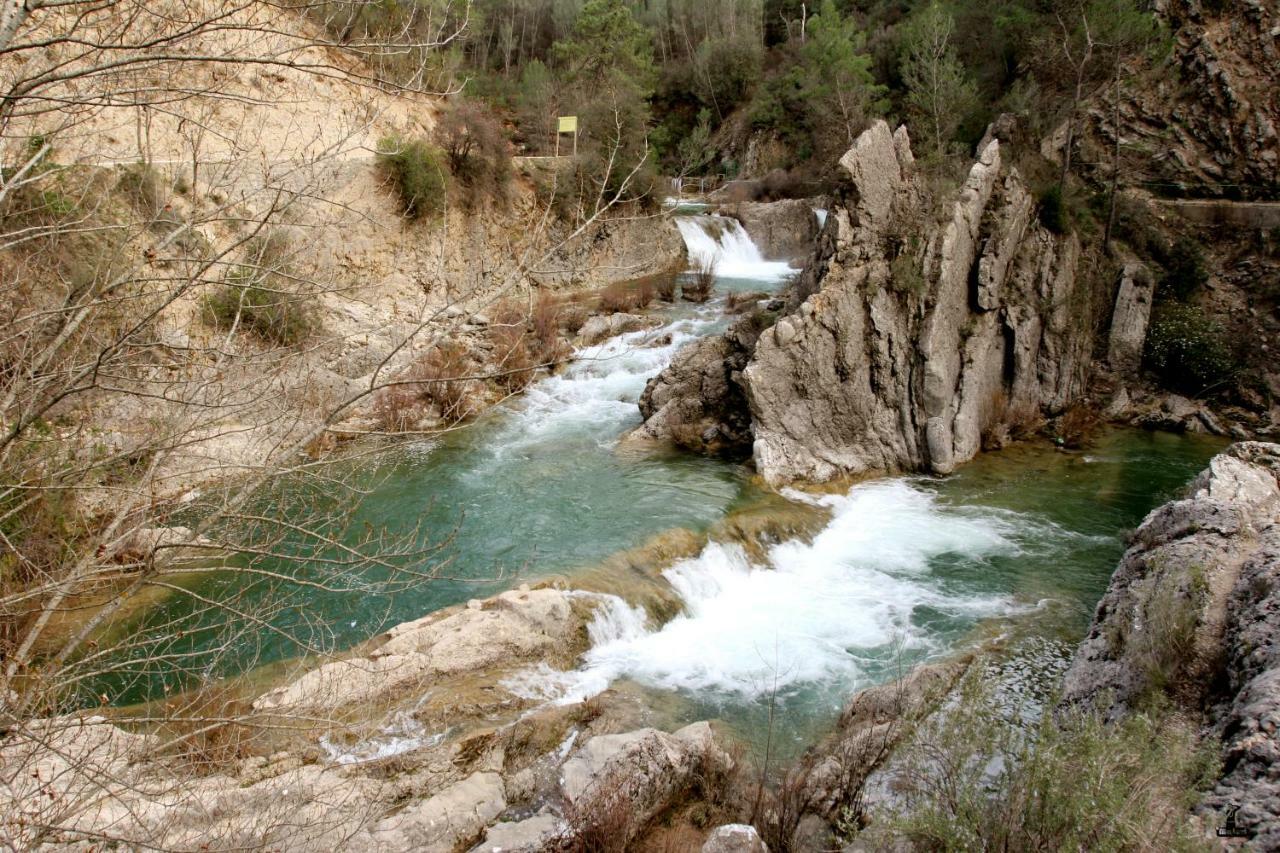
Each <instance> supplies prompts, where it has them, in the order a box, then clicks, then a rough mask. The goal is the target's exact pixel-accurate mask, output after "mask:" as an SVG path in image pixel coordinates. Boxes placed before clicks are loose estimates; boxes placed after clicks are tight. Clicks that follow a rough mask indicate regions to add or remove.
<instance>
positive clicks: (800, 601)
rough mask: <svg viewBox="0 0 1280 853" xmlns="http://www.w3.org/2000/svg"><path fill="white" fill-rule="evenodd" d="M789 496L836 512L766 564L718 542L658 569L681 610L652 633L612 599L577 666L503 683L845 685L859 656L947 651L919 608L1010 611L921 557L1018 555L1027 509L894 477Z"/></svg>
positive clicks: (543, 691) (534, 695)
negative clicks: (938, 492) (945, 583)
mask: <svg viewBox="0 0 1280 853" xmlns="http://www.w3.org/2000/svg"><path fill="white" fill-rule="evenodd" d="M787 496H788V497H790V498H792V499H793V500H797V501H801V502H806V503H815V504H819V505H822V506H824V507H826V508H828V509H829V510H830V511H831V513H832V515H831V520H830V522H829V523H828V524H827V526H826V527H825V528H824V529H823V530H821V531H820V532H819V533H818V534H817V536H815V537H814V538H813V540H812V541H803V540H799V539H793V540H787V541H784V542H781V543H778V544H776V545H773V546H772V547H771V548H770V549H769V550H768V553H767V558H766V561H765V563H764V564H756V563H753V562H752V561H751V560H750V558H749V557H748V555H747V553H746V551H745V550H744V549H743V548H742V547H741V546H740V545H738V544H735V543H720V542H714V541H713V542H711V543H709V544H708V545H707V546H706V547H705V548H704V549H703V551H702V553H701V554H699V555H698V556H697V557H694V558H692V559H688V560H683V561H680V562H678V563H676V564H675V565H673V566H672V567H671V568H669V569H667V570H666V572H664V576H665V578H666V579H667V581H668V582H670V584H671V585H672V587H673V588H674V589H675V590H676V592H678V593H679V595H680V597H681V599H682V600H683V602H684V612H683V613H682V614H681V615H679V616H677V617H676V618H674V619H672V620H671V621H670V622H668V623H667V624H665V625H663V626H662V627H660V628H657V629H653V628H652V627H650V626H649V625H648V624H647V622H646V619H645V616H644V613H643V611H642V610H639V609H637V608H633V607H631V606H629V605H627V604H626V603H625V602H622V601H621V600H619V599H613V600H611V601H608V602H606V603H605V604H604V605H603V606H602V607H601V609H600V610H599V611H598V612H597V616H596V618H595V622H594V623H593V625H592V627H591V639H592V647H591V649H590V650H589V651H588V652H587V654H586V656H585V658H584V660H583V663H582V665H581V666H580V667H579V668H578V669H577V670H573V671H570V672H561V671H556V670H552V669H551V668H549V667H546V666H545V665H543V666H539V667H537V668H535V669H531V670H528V671H526V672H524V673H521V674H520V675H519V676H517V677H515V678H513V679H510V680H508V682H506V686H507V687H508V688H509V689H511V690H512V691H513V692H515V693H517V694H518V695H521V696H523V697H526V698H530V699H538V700H543V701H547V702H552V703H557V704H559V703H572V702H577V701H581V700H582V699H584V698H587V697H590V696H592V695H594V694H596V693H599V692H601V691H603V690H604V689H606V688H607V687H608V686H609V685H610V684H611V683H612V682H613V681H614V680H616V679H619V678H630V679H632V680H634V681H637V682H639V683H641V684H644V685H647V686H650V687H656V688H661V689H668V690H680V691H688V692H691V693H696V694H699V695H704V696H706V695H720V696H722V697H725V698H733V697H738V698H739V699H751V698H756V697H759V696H762V695H764V694H766V693H768V692H770V691H773V690H786V689H788V688H791V687H801V686H805V685H823V684H830V685H837V684H838V685H840V686H841V687H842V688H844V689H848V688H849V687H857V686H861V685H863V684H865V683H868V681H869V680H868V679H866V678H863V677H861V664H860V659H862V658H866V657H876V656H880V657H883V655H884V654H885V653H886V652H887V651H890V650H892V649H894V648H912V649H917V650H920V651H923V652H925V653H928V652H931V651H940V650H941V649H940V648H939V649H934V648H933V641H932V640H931V639H930V637H929V635H928V632H926V631H924V630H922V629H919V628H917V627H915V626H914V625H913V624H912V619H911V617H912V613H913V611H914V610H916V609H917V608H919V607H928V608H931V609H933V610H935V611H938V612H941V613H945V614H951V615H956V616H967V617H971V618H981V617H985V616H996V615H1000V614H1007V613H1012V612H1015V611H1016V610H1017V609H1018V605H1016V604H1015V602H1014V601H1013V600H1012V599H1011V598H1009V597H1007V596H982V595H976V594H957V593H955V592H949V591H947V590H945V589H943V588H941V587H940V585H939V584H938V583H937V582H936V581H935V579H934V578H933V577H932V575H931V573H930V572H929V561H930V560H931V559H933V558H935V557H939V556H942V555H945V554H955V555H959V556H962V557H965V558H968V559H972V560H982V559H984V558H988V557H992V556H996V555H1015V554H1017V553H1019V550H1020V546H1019V544H1018V542H1017V540H1016V539H1015V535H1016V534H1017V532H1018V531H1022V532H1024V533H1025V531H1026V526H1025V525H1026V524H1027V519H1025V518H1019V517H1017V516H1011V515H1010V514H1008V513H1004V512H1001V511H998V510H982V509H962V508H955V507H948V506H944V505H942V504H940V503H939V502H938V501H937V499H936V497H935V495H934V494H933V493H932V492H931V491H929V490H928V489H927V488H925V487H923V486H921V485H919V484H916V483H912V482H908V481H906V480H901V479H895V480H883V481H878V482H873V483H867V484H863V485H858V486H855V487H854V488H853V489H851V490H850V491H849V492H848V494H846V495H832V496H823V497H820V498H815V497H811V496H807V495H802V494H799V493H794V492H792V493H788V495H787Z"/></svg>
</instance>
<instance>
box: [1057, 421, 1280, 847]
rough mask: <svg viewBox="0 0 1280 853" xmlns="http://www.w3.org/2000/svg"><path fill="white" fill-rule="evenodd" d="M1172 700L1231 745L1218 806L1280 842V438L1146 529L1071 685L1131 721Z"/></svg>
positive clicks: (1258, 839)
mask: <svg viewBox="0 0 1280 853" xmlns="http://www.w3.org/2000/svg"><path fill="white" fill-rule="evenodd" d="M1161 701H1171V702H1172V703H1173V704H1174V705H1175V706H1177V707H1179V708H1181V709H1182V710H1183V711H1185V712H1187V713H1189V714H1190V715H1192V716H1193V718H1195V719H1199V720H1202V721H1203V724H1204V726H1205V729H1206V731H1207V732H1208V733H1210V735H1211V736H1212V737H1213V738H1214V739H1218V740H1221V741H1222V761H1223V765H1222V771H1221V775H1220V778H1219V780H1218V783H1217V785H1216V786H1215V787H1214V788H1213V790H1212V791H1211V793H1210V794H1209V796H1208V797H1207V799H1206V800H1205V805H1206V807H1207V808H1209V809H1211V810H1213V811H1216V812H1219V813H1220V817H1219V819H1218V821H1217V822H1218V823H1219V824H1221V823H1222V821H1223V820H1225V817H1226V812H1227V811H1228V810H1229V809H1232V808H1236V807H1238V808H1239V812H1238V814H1237V816H1236V820H1237V822H1238V823H1239V825H1241V826H1242V827H1243V828H1244V829H1245V830H1246V831H1247V832H1248V835H1249V837H1250V838H1252V839H1253V841H1254V843H1256V844H1258V845H1259V848H1258V849H1268V850H1270V849H1275V848H1276V847H1277V846H1278V845H1280V785H1278V784H1277V780H1276V771H1277V769H1280V729H1278V724H1280V446H1278V445H1275V444H1263V443H1259V442H1245V443H1241V444H1237V445H1233V446H1232V447H1231V448H1230V449H1229V450H1228V451H1227V452H1226V453H1223V454H1221V455H1219V456H1217V457H1215V458H1214V460H1213V462H1212V463H1211V464H1210V466H1209V468H1208V470H1206V471H1205V472H1204V473H1203V474H1201V475H1200V477H1199V478H1197V479H1196V481H1195V482H1194V483H1193V484H1192V486H1191V488H1190V490H1189V493H1188V495H1187V497H1186V498H1184V499H1182V500H1177V501H1173V502H1171V503H1168V504H1165V505H1164V506H1162V507H1160V508H1159V509H1157V510H1155V511H1154V512H1152V513H1151V514H1150V515H1149V516H1147V519H1146V520H1145V521H1144V522H1143V524H1142V526H1141V527H1139V528H1138V530H1137V532H1136V533H1135V534H1134V536H1133V540H1132V545H1131V546H1130V548H1129V550H1128V551H1127V552H1126V553H1125V556H1124V559H1123V560H1122V561H1121V563H1120V566H1119V567H1118V568H1117V569H1116V573H1115V575H1114V576H1113V577H1112V579H1111V584H1110V586H1109V588H1108V589H1107V593H1106V595H1105V596H1104V597H1103V599H1102V601H1101V602H1100V603H1099V604H1098V609H1097V613H1096V614H1095V616H1094V620H1093V625H1092V627H1091V628H1090V630H1089V635H1088V636H1087V637H1086V638H1085V640H1084V641H1083V642H1082V643H1081V645H1080V648H1079V650H1078V651H1077V653H1076V657H1075V660H1074V662H1073V663H1072V665H1071V668H1070V669H1069V670H1068V671H1067V674H1066V677H1065V680H1064V683H1063V702H1064V704H1066V705H1073V706H1084V707H1087V708H1091V709H1094V710H1097V711H1100V712H1103V713H1104V714H1106V715H1107V716H1108V717H1109V718H1112V719H1114V718H1117V717H1121V716H1124V715H1125V714H1128V713H1130V712H1132V711H1133V710H1134V709H1137V708H1141V707H1143V706H1146V705H1150V704H1152V703H1153V702H1154V703H1159V702H1161Z"/></svg>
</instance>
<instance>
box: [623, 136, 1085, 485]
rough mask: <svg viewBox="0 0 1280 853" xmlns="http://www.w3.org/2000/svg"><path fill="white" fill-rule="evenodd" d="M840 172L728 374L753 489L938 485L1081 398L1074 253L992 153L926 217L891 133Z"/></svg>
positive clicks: (695, 355)
mask: <svg viewBox="0 0 1280 853" xmlns="http://www.w3.org/2000/svg"><path fill="white" fill-rule="evenodd" d="M840 165H841V167H842V168H843V170H844V171H845V173H846V174H847V175H848V177H849V179H850V183H849V186H848V188H847V189H846V191H845V192H844V193H843V195H842V196H840V197H837V198H835V199H833V203H832V206H831V208H830V212H829V214H828V217H827V225H826V227H825V228H824V230H823V233H822V235H821V237H820V238H819V240H818V243H817V248H816V250H815V252H814V254H813V256H812V257H811V258H810V260H809V263H808V265H807V267H806V269H805V272H804V273H803V275H802V276H801V278H800V280H799V281H798V282H797V283H796V284H795V286H794V295H793V308H794V310H792V311H790V312H789V313H787V314H786V316H783V317H782V318H781V319H779V320H778V321H777V323H776V324H774V325H773V326H772V328H769V329H767V330H765V331H764V332H762V333H761V334H760V335H759V340H758V342H757V343H756V345H755V347H754V349H753V350H752V351H751V352H750V358H749V360H748V362H747V364H746V366H745V367H744V368H743V369H742V370H741V386H742V389H743V392H744V396H745V399H746V402H747V405H748V410H749V417H750V422H751V431H752V437H753V446H752V452H753V456H754V460H755V464H756V466H757V468H758V469H759V471H760V473H761V474H762V475H763V476H764V478H765V479H766V480H767V481H768V482H769V483H771V484H773V485H780V484H784V483H787V482H791V481H796V480H807V481H825V480H830V479H833V478H835V477H839V476H844V475H851V474H861V473H864V472H872V471H886V470H901V469H906V470H930V471H933V472H936V473H946V472H949V471H952V470H954V468H955V467H956V466H957V465H959V464H960V463H962V462H964V461H966V460H968V459H970V458H972V457H973V456H974V455H975V454H976V453H977V452H978V451H979V450H980V448H981V445H982V438H983V435H984V433H985V432H987V431H988V430H992V429H997V428H999V427H1000V426H1001V425H1002V424H1007V423H1009V422H1011V421H1014V420H1016V419H1018V418H1020V417H1024V416H1025V415H1026V414H1027V413H1035V414H1037V415H1038V414H1039V413H1040V412H1042V411H1048V412H1050V413H1055V412H1059V411H1061V410H1062V409H1063V408H1065V407H1066V406H1068V405H1069V404H1070V403H1072V402H1073V401H1075V400H1076V399H1078V398H1079V397H1080V396H1081V395H1082V394H1083V393H1084V390H1085V379H1086V374H1087V371H1088V368H1089V362H1090V348H1091V343H1092V333H1093V323H1092V321H1091V319H1090V318H1092V317H1093V316H1095V313H1096V310H1097V309H1095V307H1094V305H1093V301H1094V296H1093V295H1092V294H1091V293H1090V292H1089V291H1088V289H1087V288H1086V287H1085V286H1084V285H1082V284H1081V280H1080V277H1079V276H1077V266H1078V264H1079V259H1080V245H1079V243H1078V241H1077V240H1076V238H1075V237H1074V236H1065V237H1064V236H1058V235H1055V234H1053V233H1050V232H1049V231H1048V230H1047V229H1045V228H1044V227H1043V226H1042V225H1041V224H1040V223H1039V222H1038V220H1037V218H1036V203H1035V200H1034V199H1033V198H1032V196H1031V195H1030V193H1029V192H1028V191H1027V189H1026V187H1025V186H1024V184H1023V182H1022V179H1021V178H1020V176H1019V175H1018V173H1017V171H1016V170H1015V169H1012V168H1010V167H1008V166H1006V165H1005V163H1004V162H1003V160H1002V156H1001V145H1000V142H999V141H996V140H992V141H990V142H988V144H987V145H986V146H985V147H984V148H983V150H982V152H981V155H980V156H979V157H978V160H977V162H976V163H974V165H973V167H972V168H971V169H970V171H969V173H968V176H967V179H966V180H965V182H964V185H963V187H962V188H961V190H960V191H959V193H958V196H957V197H956V198H955V199H954V200H953V201H951V202H950V203H949V204H948V205H945V211H944V212H943V213H942V214H941V215H938V214H936V213H935V210H936V206H935V205H934V204H932V203H931V201H932V200H931V199H930V198H929V187H928V182H927V181H926V179H925V178H924V176H922V175H921V174H920V173H919V172H918V170H917V169H916V166H915V161H914V158H913V157H912V154H911V147H910V141H909V139H908V137H907V133H906V130H905V128H899V129H898V131H897V132H896V133H892V132H890V130H889V127H888V125H887V124H885V123H884V122H878V123H876V124H875V125H874V126H872V127H871V128H870V129H869V130H867V131H866V132H865V133H863V134H862V136H861V137H859V139H858V140H857V142H856V143H855V145H854V147H853V148H852V149H850V151H849V152H848V153H847V154H845V156H844V157H843V158H842V159H841V161H840ZM1108 307H1109V306H1108ZM715 346H716V345H714V344H706V345H702V346H700V347H699V348H698V349H697V350H693V349H690V350H686V351H685V352H684V353H683V354H682V355H681V356H679V357H678V358H677V360H676V363H675V364H673V366H672V368H671V369H670V370H669V371H668V372H667V373H666V374H664V376H663V377H659V378H658V379H657V380H655V383H656V385H658V386H661V385H663V384H664V383H667V384H668V385H670V384H671V379H672V378H673V377H678V376H679V375H680V374H682V373H700V374H702V375H706V374H708V373H709V372H710V373H714V372H715V371H714V370H710V369H709V368H708V367H707V365H706V364H705V362H706V361H707V359H708V358H709V357H711V356H713V355H714V353H713V352H712V350H713V349H714V348H715ZM721 348H722V349H729V348H726V347H721ZM732 349H733V357H734V358H738V359H741V357H742V352H741V349H740V348H732ZM694 360H698V361H699V362H700V366H698V368H697V370H696V371H695V370H693V369H691V368H692V367H693V365H692V362H693V361H694ZM677 384H678V383H677ZM651 391H655V394H653V395H650V396H655V395H656V390H655V389H651ZM685 391H687V392H688V393H684V392H685ZM698 391H699V389H698V388H697V387H696V383H685V389H684V390H683V391H682V392H681V393H682V394H683V395H684V396H683V398H682V399H680V400H678V401H673V400H674V397H678V396H680V395H668V396H667V399H666V402H665V405H666V406H672V407H676V408H682V409H684V410H695V409H697V408H698V403H697V401H695V400H692V399H691V396H692V395H695V394H697V393H698ZM717 405H718V403H717ZM710 408H711V409H715V408H716V406H712V407H710ZM702 411H706V407H704V409H703V410H702ZM646 414H650V413H646Z"/></svg>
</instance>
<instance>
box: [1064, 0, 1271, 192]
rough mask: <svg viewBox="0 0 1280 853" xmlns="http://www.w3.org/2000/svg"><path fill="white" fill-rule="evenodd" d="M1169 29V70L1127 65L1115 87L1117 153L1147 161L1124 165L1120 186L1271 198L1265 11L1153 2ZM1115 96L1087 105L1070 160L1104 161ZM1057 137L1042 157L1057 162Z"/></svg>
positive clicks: (1192, 1)
mask: <svg viewBox="0 0 1280 853" xmlns="http://www.w3.org/2000/svg"><path fill="white" fill-rule="evenodd" d="M1157 5H1159V6H1160V8H1161V9H1162V17H1163V18H1164V20H1165V23H1166V24H1167V25H1168V26H1169V28H1170V29H1171V30H1172V31H1173V34H1174V45H1173V47H1174V49H1173V56H1172V58H1171V63H1172V65H1173V69H1174V73H1170V69H1169V67H1168V66H1167V65H1164V64H1160V65H1157V66H1156V67H1147V66H1146V65H1145V64H1144V63H1142V62H1135V63H1134V64H1133V65H1132V66H1131V67H1129V68H1127V69H1126V71H1125V75H1124V79H1125V81H1126V84H1125V85H1123V86H1121V87H1120V97H1119V117H1120V138H1121V142H1122V144H1123V145H1124V147H1125V148H1126V149H1127V150H1130V151H1151V152H1153V153H1154V155H1155V156H1152V157H1150V158H1140V159H1141V162H1137V163H1133V162H1131V163H1129V164H1127V165H1126V167H1125V168H1126V170H1128V174H1127V175H1126V178H1125V180H1127V181H1129V182H1131V183H1138V182H1139V181H1142V182H1146V183H1148V184H1151V185H1154V186H1156V187H1159V188H1160V189H1162V190H1165V191H1176V190H1177V189H1179V188H1182V189H1185V190H1189V191H1192V192H1195V193H1197V194H1204V195H1211V196H1224V195H1225V196H1237V195H1239V194H1240V193H1245V194H1250V193H1252V194H1256V195H1259V196H1262V197H1275V195H1276V194H1277V192H1280V136H1278V135H1277V132H1278V130H1280V87H1277V86H1276V85H1275V69H1276V68H1278V67H1280V49H1278V42H1277V38H1276V32H1277V28H1278V27H1280V15H1277V9H1276V6H1275V4H1274V3H1268V2H1262V0H1240V2H1232V3H1208V2H1201V0H1166V2H1164V3H1161V4H1157ZM1114 95H1115V92H1114V89H1113V88H1112V87H1111V86H1105V87H1103V88H1102V89H1101V90H1100V91H1099V92H1098V94H1097V96H1096V97H1094V98H1093V99H1092V100H1091V101H1090V103H1089V106H1088V115H1087V121H1086V128H1085V133H1084V134H1081V139H1080V142H1081V148H1082V151H1081V152H1080V155H1079V156H1078V157H1077V158H1076V160H1077V162H1096V163H1110V162H1111V152H1112V148H1113V144H1114V139H1115V130H1114V128H1115V126H1116V125H1115V115H1116V109H1115V107H1116V104H1115V98H1114ZM1064 138H1065V133H1059V134H1057V135H1055V137H1054V138H1053V139H1052V140H1051V141H1050V142H1049V144H1048V146H1047V147H1046V150H1047V151H1048V152H1049V153H1050V154H1052V155H1053V156H1059V153H1060V151H1061V147H1062V144H1063V140H1064Z"/></svg>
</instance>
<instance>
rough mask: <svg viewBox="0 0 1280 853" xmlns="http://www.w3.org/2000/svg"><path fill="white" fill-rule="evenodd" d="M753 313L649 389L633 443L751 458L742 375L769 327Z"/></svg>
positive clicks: (704, 342) (688, 353) (689, 351)
mask: <svg viewBox="0 0 1280 853" xmlns="http://www.w3.org/2000/svg"><path fill="white" fill-rule="evenodd" d="M763 316H764V315H763V314H762V313H760V312H753V313H751V314H748V315H747V316H745V317H743V318H742V319H740V320H738V321H737V322H735V323H734V324H733V326H731V327H730V328H729V330H728V331H727V332H725V333H724V334H723V335H716V336H711V337H705V338H700V339H698V340H696V341H694V342H692V343H690V344H689V345H688V346H687V347H685V348H684V349H682V350H681V351H680V353H679V356H678V357H677V358H676V359H674V360H673V361H672V363H671V365H670V366H669V367H667V368H666V369H665V370H663V371H662V372H661V373H660V374H658V375H657V376H656V377H654V378H653V379H651V380H649V382H648V384H647V385H646V386H645V389H644V393H642V394H641V395H640V414H641V415H642V416H643V417H644V419H645V420H644V424H643V425H641V426H640V427H639V428H638V429H637V430H636V431H635V432H633V433H632V434H631V436H630V437H629V438H630V440H632V441H634V440H637V439H639V440H646V439H647V440H655V441H670V442H672V443H674V444H676V445H679V446H681V447H685V448H688V449H690V450H694V451H697V452H700V453H709V454H739V455H743V456H745V455H747V454H748V453H749V452H750V450H751V420H750V417H749V415H748V412H747V401H746V394H745V391H744V389H743V384H742V369H743V368H744V367H746V366H747V362H748V361H749V360H750V358H751V354H752V353H753V352H754V351H755V346H756V341H757V340H758V339H759V337H760V330H761V328H762V324H763V322H765V321H764V319H763Z"/></svg>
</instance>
